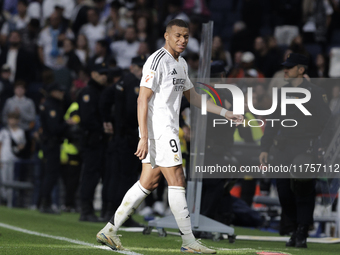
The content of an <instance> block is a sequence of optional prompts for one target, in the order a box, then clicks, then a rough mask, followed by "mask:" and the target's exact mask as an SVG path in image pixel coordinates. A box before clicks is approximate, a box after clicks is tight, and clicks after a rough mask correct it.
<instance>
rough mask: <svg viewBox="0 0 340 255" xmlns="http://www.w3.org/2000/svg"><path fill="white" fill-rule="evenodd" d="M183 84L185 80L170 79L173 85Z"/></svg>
mask: <svg viewBox="0 0 340 255" xmlns="http://www.w3.org/2000/svg"><path fill="white" fill-rule="evenodd" d="M184 83H185V79H176V78H173V79H172V84H173V85H183V84H184Z"/></svg>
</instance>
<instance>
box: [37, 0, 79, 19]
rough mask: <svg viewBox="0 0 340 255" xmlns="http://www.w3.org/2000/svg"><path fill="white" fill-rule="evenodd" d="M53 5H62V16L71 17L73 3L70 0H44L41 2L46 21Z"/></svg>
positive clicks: (52, 10) (53, 8)
mask: <svg viewBox="0 0 340 255" xmlns="http://www.w3.org/2000/svg"><path fill="white" fill-rule="evenodd" d="M55 6H60V7H64V12H63V16H64V18H66V19H68V20H69V19H71V16H72V12H73V9H74V7H75V3H74V1H72V0H44V1H43V4H42V9H43V18H44V20H45V21H46V20H47V19H48V18H49V17H50V16H51V15H52V13H53V12H54V10H55Z"/></svg>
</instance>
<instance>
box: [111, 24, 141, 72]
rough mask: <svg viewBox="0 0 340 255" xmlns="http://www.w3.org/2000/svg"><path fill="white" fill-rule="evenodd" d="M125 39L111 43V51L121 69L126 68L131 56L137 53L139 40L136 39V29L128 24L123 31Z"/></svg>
mask: <svg viewBox="0 0 340 255" xmlns="http://www.w3.org/2000/svg"><path fill="white" fill-rule="evenodd" d="M124 37H125V40H122V41H118V42H113V43H111V46H110V47H111V51H112V53H113V56H114V57H115V59H116V61H117V65H118V66H119V67H121V68H123V69H128V68H129V67H130V65H131V60H132V58H134V57H136V56H137V55H138V50H139V47H140V42H138V41H137V40H136V38H137V34H136V29H135V27H133V26H129V27H128V28H127V29H126V31H125V36H124Z"/></svg>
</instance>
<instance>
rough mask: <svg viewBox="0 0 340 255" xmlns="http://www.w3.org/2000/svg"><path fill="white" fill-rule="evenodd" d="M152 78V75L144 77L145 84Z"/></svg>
mask: <svg viewBox="0 0 340 255" xmlns="http://www.w3.org/2000/svg"><path fill="white" fill-rule="evenodd" d="M152 78H153V75H147V76H146V77H145V82H146V83H148V81H149V80H150V79H152Z"/></svg>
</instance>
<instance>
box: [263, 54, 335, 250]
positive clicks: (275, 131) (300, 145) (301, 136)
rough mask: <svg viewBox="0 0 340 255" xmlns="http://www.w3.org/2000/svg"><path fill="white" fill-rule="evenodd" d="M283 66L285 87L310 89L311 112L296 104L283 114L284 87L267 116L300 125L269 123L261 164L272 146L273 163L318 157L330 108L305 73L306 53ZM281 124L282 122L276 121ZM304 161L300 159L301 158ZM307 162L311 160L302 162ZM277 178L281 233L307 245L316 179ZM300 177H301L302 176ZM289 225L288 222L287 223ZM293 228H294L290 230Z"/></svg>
mask: <svg viewBox="0 0 340 255" xmlns="http://www.w3.org/2000/svg"><path fill="white" fill-rule="evenodd" d="M282 65H283V66H284V79H285V81H286V82H288V84H287V85H285V86H283V88H288V87H297V88H304V89H307V90H308V91H310V93H311V98H310V100H309V101H308V102H306V103H304V104H303V106H304V107H305V108H306V109H307V110H308V111H309V112H310V113H311V115H305V114H304V113H302V111H301V110H300V109H299V108H298V107H296V106H295V105H288V106H287V107H286V115H285V116H281V90H279V93H278V94H279V95H278V107H277V109H276V111H275V112H274V113H273V114H272V115H271V116H269V118H268V119H277V120H280V121H282V120H283V119H293V120H295V121H296V122H297V123H298V124H297V125H296V126H295V127H283V126H281V125H266V127H265V131H264V135H263V137H262V139H261V151H262V152H261V154H260V156H259V160H260V163H261V164H263V165H267V163H268V152H269V150H270V148H271V146H272V145H274V146H273V148H272V151H271V152H272V154H273V158H274V159H273V162H269V163H270V164H271V165H275V166H277V165H283V166H289V165H291V164H294V163H296V162H297V160H296V158H297V157H298V158H306V157H301V156H300V155H301V154H306V153H309V154H310V156H311V157H309V158H312V159H315V160H316V159H317V155H316V154H317V150H318V149H317V147H316V146H317V143H316V142H317V138H318V136H319V135H320V134H321V132H322V130H323V129H324V127H325V125H326V124H327V121H328V119H329V117H330V116H331V111H330V109H329V107H328V105H327V98H326V95H325V93H324V92H323V91H322V89H321V88H319V87H317V86H316V85H314V84H312V83H310V82H309V81H308V80H307V79H306V78H304V74H305V72H306V71H307V65H308V58H307V57H306V56H304V55H301V54H297V53H291V54H290V55H289V56H288V58H287V59H286V61H285V62H284V63H282ZM288 97H289V98H296V99H297V98H304V97H305V95H304V94H303V93H289V94H288V95H287V99H288ZM277 123H279V122H277ZM299 161H301V160H299ZM301 163H304V164H309V163H311V162H310V160H309V161H308V162H307V161H306V162H300V164H301ZM287 177H288V178H286V179H279V178H278V179H277V180H276V184H277V190H278V195H279V199H280V203H281V206H282V215H281V230H280V233H281V234H288V232H292V235H291V238H290V239H289V240H288V242H287V243H286V246H287V247H298V248H307V241H306V239H307V236H308V229H309V226H310V225H312V224H313V212H314V205H315V180H314V179H309V181H304V180H302V179H299V178H297V177H296V176H294V178H289V176H287ZM300 177H301V176H300ZM286 222H290V224H291V226H292V227H291V229H287V228H286V229H284V226H285V223H286ZM286 225H287V224H286ZM290 230H291V231H290Z"/></svg>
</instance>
